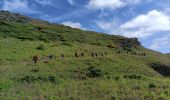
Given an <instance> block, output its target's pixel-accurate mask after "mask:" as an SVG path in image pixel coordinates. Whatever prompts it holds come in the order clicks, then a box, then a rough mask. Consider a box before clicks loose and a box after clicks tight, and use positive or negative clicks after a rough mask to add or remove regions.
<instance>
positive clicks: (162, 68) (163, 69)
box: [148, 63, 170, 76]
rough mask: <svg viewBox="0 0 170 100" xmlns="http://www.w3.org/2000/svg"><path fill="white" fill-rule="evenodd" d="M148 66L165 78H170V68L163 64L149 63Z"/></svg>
mask: <svg viewBox="0 0 170 100" xmlns="http://www.w3.org/2000/svg"><path fill="white" fill-rule="evenodd" d="M148 65H149V66H150V67H151V68H153V69H154V70H155V71H157V72H158V73H159V74H161V75H163V76H170V66H167V65H165V64H161V63H148Z"/></svg>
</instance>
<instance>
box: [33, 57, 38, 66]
mask: <svg viewBox="0 0 170 100" xmlns="http://www.w3.org/2000/svg"><path fill="white" fill-rule="evenodd" d="M33 61H34V63H35V64H36V63H37V61H38V55H35V56H33Z"/></svg>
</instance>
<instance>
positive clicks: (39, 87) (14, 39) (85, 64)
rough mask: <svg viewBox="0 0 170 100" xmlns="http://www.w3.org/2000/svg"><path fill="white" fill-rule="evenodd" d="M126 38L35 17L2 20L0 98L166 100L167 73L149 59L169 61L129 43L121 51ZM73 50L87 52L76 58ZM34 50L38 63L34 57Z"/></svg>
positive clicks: (168, 91) (168, 90)
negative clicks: (153, 67)
mask: <svg viewBox="0 0 170 100" xmlns="http://www.w3.org/2000/svg"><path fill="white" fill-rule="evenodd" d="M24 22H25V21H24ZM126 39H127V38H125V37H122V36H112V35H106V34H98V33H95V32H90V31H81V30H79V29H72V28H70V27H65V26H62V25H58V24H50V23H47V22H42V21H36V20H33V21H31V22H28V23H23V22H22V23H21V22H8V21H5V22H4V21H1V22H0V77H1V78H0V100H18V99H21V100H23V99H31V100H32V99H33V100H37V99H42V100H137V99H139V100H145V99H146V100H168V99H169V98H170V80H169V77H164V76H163V75H162V74H161V73H159V72H158V71H156V70H154V69H152V68H151V67H150V66H149V64H148V63H155V64H157V63H161V64H165V65H167V66H170V62H169V61H170V59H169V58H168V57H167V56H166V55H163V54H161V53H158V52H154V51H151V50H147V49H145V48H144V47H142V46H137V47H136V44H134V43H131V42H133V41H130V43H129V44H130V45H135V46H133V47H129V48H127V47H128V46H130V45H127V47H126V48H124V49H123V50H122V47H120V46H119V44H120V43H122V40H126ZM108 45H109V46H108ZM39 46H43V49H41V50H37V47H39ZM135 47H136V48H135ZM118 50H122V52H123V53H122V54H118V53H116V52H117V51H118ZM76 52H77V53H78V54H80V53H81V52H83V53H84V54H85V56H84V57H78V58H75V57H74V54H75V53H76ZM92 52H95V53H98V56H97V57H94V58H93V57H91V53H92ZM105 52H106V53H107V55H105V54H104V53H105ZM127 52H128V54H127ZM133 52H136V55H132V54H131V53H133ZM62 53H63V54H64V55H65V57H64V59H61V57H60V55H61V54H62ZM101 53H102V54H104V56H103V57H102V55H101ZM139 53H146V56H139ZM36 54H37V55H38V56H39V58H40V61H39V62H38V64H34V63H33V61H32V57H33V56H34V55H36ZM49 55H54V58H52V60H49V58H48V57H47V56H49ZM45 61H46V62H48V63H44V62H45ZM157 65H159V64H157ZM158 67H159V68H161V67H162V66H160V65H159V66H158ZM163 67H164V66H163Z"/></svg>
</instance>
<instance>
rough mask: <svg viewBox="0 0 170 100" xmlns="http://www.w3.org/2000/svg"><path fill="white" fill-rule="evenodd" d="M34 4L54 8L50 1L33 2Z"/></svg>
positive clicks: (38, 0)
mask: <svg viewBox="0 0 170 100" xmlns="http://www.w3.org/2000/svg"><path fill="white" fill-rule="evenodd" d="M35 2H37V3H38V4H41V5H42V6H52V7H56V6H55V5H54V4H53V2H52V0H35Z"/></svg>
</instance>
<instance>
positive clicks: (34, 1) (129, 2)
mask: <svg viewBox="0 0 170 100" xmlns="http://www.w3.org/2000/svg"><path fill="white" fill-rule="evenodd" d="M0 9H1V10H8V11H12V12H17V13H21V14H24V15H28V16H31V17H33V18H38V19H42V20H47V21H50V22H52V23H60V24H64V25H67V26H71V27H74V28H80V29H83V30H93V31H97V32H104V33H108V34H116V35H123V36H126V37H137V38H139V40H140V41H141V42H142V44H143V45H144V46H145V47H147V48H149V49H152V50H156V51H160V52H163V53H169V52H170V0H0Z"/></svg>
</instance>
